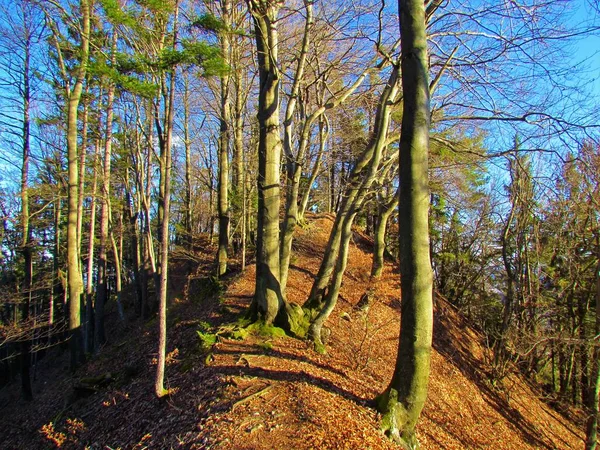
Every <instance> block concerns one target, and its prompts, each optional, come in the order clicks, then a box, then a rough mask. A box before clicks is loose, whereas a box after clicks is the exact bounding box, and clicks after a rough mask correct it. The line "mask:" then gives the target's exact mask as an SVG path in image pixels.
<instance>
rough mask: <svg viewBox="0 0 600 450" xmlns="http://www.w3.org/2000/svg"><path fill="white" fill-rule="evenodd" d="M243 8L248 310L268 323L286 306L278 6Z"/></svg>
mask: <svg viewBox="0 0 600 450" xmlns="http://www.w3.org/2000/svg"><path fill="white" fill-rule="evenodd" d="M248 7H249V9H250V13H251V14H252V18H253V19H254V29H255V37H256V46H257V50H258V70H259V75H260V91H259V97H258V124H259V144H258V236H257V245H256V291H255V294H254V300H253V302H252V306H251V312H252V315H253V317H254V319H256V320H263V321H264V322H265V323H268V324H272V323H274V322H275V319H276V318H277V316H278V315H279V313H280V311H281V310H283V306H284V302H285V301H284V299H283V297H282V292H281V286H280V284H279V278H280V277H279V275H280V273H279V269H280V267H279V182H280V179H279V178H280V176H279V164H280V161H281V139H280V136H279V132H280V122H279V82H280V81H279V76H280V74H279V70H278V67H277V44H278V37H277V14H278V11H279V2H278V1H258V0H248Z"/></svg>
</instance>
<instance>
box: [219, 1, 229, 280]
mask: <svg viewBox="0 0 600 450" xmlns="http://www.w3.org/2000/svg"><path fill="white" fill-rule="evenodd" d="M221 20H223V22H224V23H225V25H226V26H228V27H230V26H231V0H221ZM229 33H230V32H229V29H227V30H225V31H223V32H222V33H221V34H220V36H219V41H220V45H221V52H222V54H223V58H224V60H225V62H226V63H228V64H230V63H231V36H230V34H229ZM230 82H231V75H229V74H225V75H222V76H221V86H220V97H221V110H220V118H219V122H220V129H219V181H218V187H217V210H218V213H219V248H218V251H217V275H218V276H221V275H224V274H225V272H226V271H227V258H228V255H227V251H228V247H229V219H230V218H229V197H228V190H229V143H230V141H231V135H230V132H229V124H230V123H231V101H230Z"/></svg>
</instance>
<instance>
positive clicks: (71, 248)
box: [67, 0, 90, 370]
mask: <svg viewBox="0 0 600 450" xmlns="http://www.w3.org/2000/svg"><path fill="white" fill-rule="evenodd" d="M80 8H81V16H82V25H83V30H82V31H83V32H82V34H81V45H80V50H81V61H80V65H79V69H78V73H77V79H76V82H75V85H74V86H73V90H72V91H70V92H68V93H67V164H68V184H69V190H68V214H67V274H68V290H69V331H70V334H71V336H70V339H71V341H70V348H71V370H75V369H76V368H77V366H78V365H79V364H80V363H81V362H82V361H83V360H84V357H85V356H84V349H83V339H82V335H81V294H82V292H83V280H82V276H81V265H80V247H79V246H78V237H79V230H78V229H77V217H78V207H79V164H78V163H79V154H78V149H77V134H78V133H77V109H78V107H79V100H80V98H81V92H82V89H83V82H84V78H85V74H86V71H87V63H88V58H89V36H90V5H89V3H88V0H80Z"/></svg>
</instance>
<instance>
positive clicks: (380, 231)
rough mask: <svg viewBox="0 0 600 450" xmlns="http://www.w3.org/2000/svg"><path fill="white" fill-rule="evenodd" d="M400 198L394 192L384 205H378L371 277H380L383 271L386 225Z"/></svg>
mask: <svg viewBox="0 0 600 450" xmlns="http://www.w3.org/2000/svg"><path fill="white" fill-rule="evenodd" d="M399 198H400V192H396V194H395V195H394V196H393V198H392V199H390V201H389V202H388V203H387V204H386V205H380V207H379V221H378V222H377V227H376V229H375V244H374V246H373V265H372V266H371V277H373V278H379V277H381V272H382V271H383V263H384V256H385V235H386V230H387V223H388V220H389V218H390V216H391V215H392V213H393V212H394V210H395V209H396V207H397V206H398V201H399Z"/></svg>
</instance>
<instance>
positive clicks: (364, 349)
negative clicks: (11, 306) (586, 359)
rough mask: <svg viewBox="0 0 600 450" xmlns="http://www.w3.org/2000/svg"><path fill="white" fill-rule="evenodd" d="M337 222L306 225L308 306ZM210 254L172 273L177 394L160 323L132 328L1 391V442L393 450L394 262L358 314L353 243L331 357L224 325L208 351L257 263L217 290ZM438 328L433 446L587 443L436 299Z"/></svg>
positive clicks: (425, 429)
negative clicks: (159, 348) (159, 353)
mask: <svg viewBox="0 0 600 450" xmlns="http://www.w3.org/2000/svg"><path fill="white" fill-rule="evenodd" d="M330 227H331V218H330V217H326V216H324V217H320V218H314V219H313V220H312V221H311V222H310V223H309V225H308V226H307V227H306V228H305V229H303V230H299V235H298V239H297V241H296V245H295V256H294V258H293V261H292V270H291V271H290V279H289V281H288V298H289V300H291V301H295V302H298V303H301V302H302V301H303V300H304V299H305V296H306V295H307V293H308V290H309V289H310V286H311V283H312V278H313V276H314V274H315V273H316V271H317V269H318V264H319V259H320V256H321V255H322V251H323V249H324V246H325V244H326V240H327V237H328V232H329V229H330ZM200 248H204V253H203V252H199V253H198V254H197V255H196V256H197V260H198V261H200V264H199V265H198V266H197V268H195V269H194V270H190V268H192V267H196V266H195V264H196V263H194V264H192V263H191V262H182V261H180V262H178V263H177V264H178V267H177V270H174V271H172V272H171V273H173V274H174V277H176V278H173V279H172V280H171V281H172V285H173V287H174V292H173V296H172V304H171V307H170V310H169V323H170V328H169V330H170V331H169V340H168V345H169V352H170V353H169V359H168V365H167V385H168V387H169V388H170V389H171V390H172V394H171V395H170V396H169V397H168V398H167V399H165V400H162V401H161V400H157V399H155V398H154V396H153V394H152V392H153V390H152V385H153V376H154V364H155V361H154V356H155V352H156V344H155V342H156V330H155V329H156V324H155V322H154V321H150V322H148V323H141V322H140V321H133V322H132V323H131V324H130V325H129V327H128V328H127V329H115V331H114V332H113V334H112V339H111V340H110V343H109V345H108V346H107V347H105V348H104V349H103V351H102V354H101V355H100V356H99V357H97V358H96V359H94V360H92V361H91V362H90V363H88V364H87V365H86V367H84V368H83V369H81V370H80V372H78V373H77V374H75V376H74V377H71V376H70V375H68V372H67V369H66V366H67V359H66V355H61V354H60V352H58V351H55V352H54V353H53V354H52V355H48V356H47V357H46V358H45V359H44V360H43V361H42V362H40V364H39V367H38V372H37V381H36V382H35V383H34V389H35V393H36V400H35V401H34V402H33V403H30V404H27V403H24V402H22V401H20V400H17V399H18V384H16V383H15V384H13V385H11V386H8V387H7V388H5V389H3V391H2V392H1V393H0V401H1V402H2V403H0V405H1V407H2V409H1V412H0V414H1V415H2V421H1V422H0V433H1V434H2V436H3V437H4V439H3V440H2V442H1V443H0V447H3V448H52V447H54V446H56V445H57V442H58V443H61V445H62V448H85V447H86V446H88V447H90V448H106V447H110V448H119V447H120V448H139V449H141V448H157V449H162V448H197V449H202V448H219V449H273V448H294V449H310V448H332V449H333V448H335V449H338V448H348V449H357V448H361V449H363V448H365V449H366V448H371V449H387V448H395V446H394V445H393V444H392V443H391V442H389V441H388V440H387V439H386V438H385V437H384V436H383V435H382V434H381V432H380V431H379V430H378V415H377V412H376V411H375V409H374V408H373V403H372V399H373V398H374V397H375V396H376V395H377V394H378V393H380V392H381V391H382V390H383V389H384V388H385V387H386V385H387V383H388V381H389V380H390V378H391V375H392V370H393V366H394V361H395V354H396V348H397V340H398V332H399V305H400V303H399V275H398V273H397V272H396V271H395V269H394V267H392V266H391V265H388V266H386V268H385V271H384V273H383V276H382V278H381V280H380V281H378V282H377V284H376V285H375V286H374V288H375V296H374V298H375V300H374V302H373V304H372V305H371V307H370V308H369V310H368V311H367V312H361V311H359V310H358V309H357V308H356V307H355V306H356V304H357V303H358V301H359V300H360V297H361V296H362V294H363V293H364V292H365V290H366V289H367V288H368V287H370V285H369V277H368V274H369V269H370V264H371V254H370V253H369V250H370V246H369V240H368V239H367V238H365V237H364V236H362V235H361V234H360V233H356V234H355V237H354V242H353V245H352V246H351V250H350V257H349V264H348V270H347V273H346V276H345V281H344V284H343V286H342V293H341V298H340V301H339V304H338V307H337V309H336V311H335V312H334V314H332V316H331V318H330V320H329V322H328V324H327V326H328V327H329V328H330V330H331V334H330V336H329V339H328V341H327V350H328V352H327V354H326V355H321V354H318V353H316V352H314V351H313V350H312V348H311V346H310V345H309V344H308V343H307V342H304V341H300V340H297V339H293V338H288V337H283V338H281V337H279V338H275V337H272V336H270V335H263V336H261V335H260V334H258V333H256V334H252V335H250V336H247V337H246V339H245V340H236V339H233V338H231V336H233V334H235V333H231V330H230V329H231V327H226V328H225V329H223V328H221V333H220V336H219V337H218V338H217V342H216V344H215V345H214V346H212V348H209V346H210V343H211V340H210V339H200V338H199V336H200V335H203V336H208V335H211V334H214V333H215V332H217V331H218V330H219V327H221V326H222V325H224V324H227V323H232V322H233V321H234V320H235V319H236V314H237V313H239V312H240V311H243V310H244V308H246V307H247V305H248V304H249V302H250V299H251V296H252V294H253V290H254V285H253V282H254V267H253V266H250V267H249V268H248V270H247V271H246V272H245V273H244V274H243V275H235V276H233V277H232V278H230V279H229V280H228V281H227V282H226V290H225V291H220V290H219V288H220V286H219V285H218V284H216V283H215V282H214V281H210V280H209V278H208V276H209V270H210V264H211V262H212V261H213V255H214V253H212V249H210V248H208V247H207V246H206V245H204V246H201V247H200ZM188 273H189V275H187V276H186V275H185V274H188ZM435 320H436V323H435V336H434V349H435V350H434V353H433V361H432V378H431V383H430V393H429V401H428V403H427V405H426V407H425V410H424V413H423V416H422V420H421V422H420V424H419V427H418V435H419V438H420V440H421V442H422V447H423V448H424V449H445V448H447V449H479V448H493V449H528V448H547V449H555V448H556V449H569V448H581V447H582V445H583V441H582V438H583V433H582V431H581V430H580V429H579V428H580V427H578V425H576V424H574V423H572V422H570V421H569V420H567V419H566V418H564V417H563V416H562V415H560V414H559V413H557V412H556V411H554V410H552V409H551V408H550V407H549V406H547V405H546V404H545V403H543V402H542V401H541V400H540V399H539V397H538V393H537V392H536V391H535V389H533V388H532V387H530V386H528V384H527V383H526V382H525V381H524V380H523V379H522V378H520V377H519V376H517V375H515V374H512V375H510V376H509V377H507V378H506V379H505V380H504V381H503V382H502V383H501V384H496V385H493V384H492V383H491V382H490V381H489V380H490V377H489V373H490V367H489V366H488V364H487V361H489V353H488V352H487V351H486V350H485V347H484V345H483V338H482V336H481V335H479V334H478V333H477V332H476V331H474V330H473V329H472V328H470V327H469V325H468V324H467V323H466V321H465V320H464V319H463V318H462V317H461V316H460V314H458V313H457V312H456V311H455V310H454V309H453V308H452V307H451V306H450V305H448V304H447V303H446V302H445V301H443V300H442V299H436V309H435ZM228 330H229V332H228ZM198 332H200V334H199V333H198ZM226 336H229V337H226ZM203 342H204V344H203ZM107 374H108V375H110V377H109V379H108V381H107V382H106V383H102V385H98V386H92V389H91V390H90V391H89V392H87V393H85V394H84V393H82V392H81V389H79V390H77V389H74V387H75V388H77V387H78V388H81V385H82V383H83V381H86V380H85V379H86V378H87V379H88V381H89V379H99V378H98V377H100V378H102V377H103V376H106V375H107ZM82 379H83V381H82Z"/></svg>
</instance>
